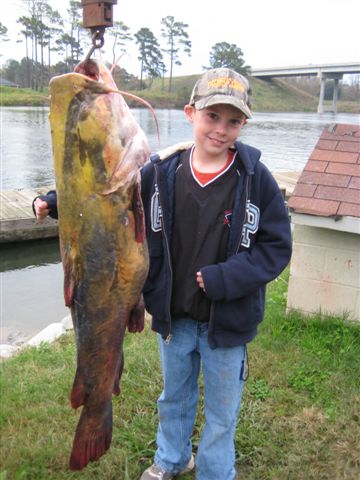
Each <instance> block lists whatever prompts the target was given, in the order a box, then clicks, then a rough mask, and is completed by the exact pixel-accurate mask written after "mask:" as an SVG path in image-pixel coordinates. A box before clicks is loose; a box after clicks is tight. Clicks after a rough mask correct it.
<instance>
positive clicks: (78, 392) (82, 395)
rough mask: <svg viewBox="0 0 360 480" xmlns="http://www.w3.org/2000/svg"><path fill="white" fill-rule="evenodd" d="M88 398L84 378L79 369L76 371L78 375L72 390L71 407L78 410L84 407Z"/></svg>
mask: <svg viewBox="0 0 360 480" xmlns="http://www.w3.org/2000/svg"><path fill="white" fill-rule="evenodd" d="M86 397H87V393H86V387H85V382H84V378H83V375H82V373H81V371H80V369H79V367H78V368H77V370H76V375H75V379H74V383H73V387H72V390H71V396H70V401H71V406H72V407H73V408H78V407H80V406H81V405H84V403H85V400H86Z"/></svg>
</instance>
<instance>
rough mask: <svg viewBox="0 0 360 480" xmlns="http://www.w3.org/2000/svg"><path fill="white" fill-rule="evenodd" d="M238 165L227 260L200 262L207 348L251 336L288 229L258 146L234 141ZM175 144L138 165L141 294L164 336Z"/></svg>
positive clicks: (284, 260)
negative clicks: (207, 307)
mask: <svg viewBox="0 0 360 480" xmlns="http://www.w3.org/2000/svg"><path fill="white" fill-rule="evenodd" d="M236 149H237V153H238V154H237V156H236V159H235V161H237V162H238V169H239V171H240V176H239V181H238V185H237V191H236V195H235V203H234V207H233V212H232V218H231V227H230V236H229V244H228V253H227V259H226V261H224V262H222V263H218V264H214V265H208V266H206V267H203V268H202V269H201V273H202V276H203V279H204V284H205V290H206V294H207V296H208V297H209V298H210V300H211V312H210V318H209V329H208V340H209V345H210V347H211V348H216V347H230V346H235V345H243V344H246V343H248V342H249V341H250V340H252V339H253V338H254V337H255V335H256V333H257V326H258V324H259V323H260V322H261V321H262V319H263V315H264V303H265V287H266V284H267V283H268V282H270V281H271V280H273V279H275V278H276V277H277V276H278V275H279V274H280V273H281V272H282V270H283V269H284V268H285V267H286V266H287V264H288V263H289V260H290V257H291V232H290V224H289V218H288V213H287V210H286V207H285V203H284V198H283V195H282V193H281V191H280V189H279V187H278V185H277V183H276V181H275V180H274V178H273V177H272V175H271V173H270V172H269V170H268V169H267V167H266V166H265V165H264V164H263V163H261V162H260V161H259V159H260V155H261V154H260V151H259V150H257V149H255V148H253V147H250V146H248V145H245V144H243V143H242V142H236ZM180 153H181V150H178V151H176V152H175V153H173V154H171V155H170V156H167V157H166V158H164V159H161V158H160V156H159V155H154V156H152V157H151V162H149V163H148V164H146V165H145V166H144V168H143V169H142V176H141V177H142V183H141V192H142V198H143V203H144V209H145V218H146V233H147V241H148V247H149V255H150V271H149V275H148V278H147V281H146V283H145V286H144V289H143V294H144V299H145V306H146V309H147V311H148V312H149V313H150V314H151V315H152V328H153V330H155V331H156V332H158V333H160V334H161V335H162V336H163V338H164V339H168V340H170V339H171V328H172V321H173V320H172V318H171V313H170V305H171V295H172V259H171V234H172V222H173V212H174V185H175V175H176V169H177V166H178V163H179V156H180Z"/></svg>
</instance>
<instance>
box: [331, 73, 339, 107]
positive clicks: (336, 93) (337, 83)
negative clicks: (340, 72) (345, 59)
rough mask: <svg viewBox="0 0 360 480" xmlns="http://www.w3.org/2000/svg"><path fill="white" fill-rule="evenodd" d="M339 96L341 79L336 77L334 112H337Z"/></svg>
mask: <svg viewBox="0 0 360 480" xmlns="http://www.w3.org/2000/svg"><path fill="white" fill-rule="evenodd" d="M338 97H339V79H338V78H334V93H333V103H332V110H333V112H334V113H337V101H338Z"/></svg>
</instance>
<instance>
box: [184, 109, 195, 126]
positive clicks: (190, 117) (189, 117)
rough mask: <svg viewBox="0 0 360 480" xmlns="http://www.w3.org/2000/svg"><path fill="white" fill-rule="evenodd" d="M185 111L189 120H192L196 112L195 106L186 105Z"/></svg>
mask: <svg viewBox="0 0 360 480" xmlns="http://www.w3.org/2000/svg"><path fill="white" fill-rule="evenodd" d="M184 112H185V115H186V118H187V119H188V120H189V122H192V120H193V116H194V112H195V107H194V106H193V105H185V107H184Z"/></svg>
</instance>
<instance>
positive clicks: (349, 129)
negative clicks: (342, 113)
mask: <svg viewBox="0 0 360 480" xmlns="http://www.w3.org/2000/svg"><path fill="white" fill-rule="evenodd" d="M288 206H289V208H290V210H291V211H293V212H296V213H306V214H310V215H318V216H324V217H332V216H333V217H338V216H340V217H341V216H350V217H358V218H359V217H360V126H359V125H343V124H335V125H331V126H328V127H326V128H325V129H324V131H323V132H322V134H321V136H320V139H319V141H318V143H317V144H316V146H315V148H314V150H313V152H312V154H311V156H310V158H309V160H308V162H307V163H306V165H305V168H304V170H303V172H302V174H301V175H300V177H299V179H298V181H297V183H296V186H295V189H294V192H293V194H292V196H291V197H290V199H289V202H288Z"/></svg>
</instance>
